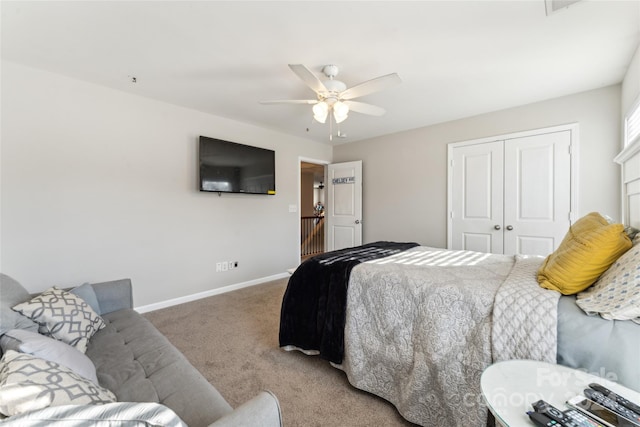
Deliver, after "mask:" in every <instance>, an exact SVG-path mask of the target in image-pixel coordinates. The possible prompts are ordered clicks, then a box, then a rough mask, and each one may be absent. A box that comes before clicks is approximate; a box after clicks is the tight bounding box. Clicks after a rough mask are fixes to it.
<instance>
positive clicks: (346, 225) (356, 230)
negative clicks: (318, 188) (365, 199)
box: [325, 160, 362, 251]
mask: <svg viewBox="0 0 640 427" xmlns="http://www.w3.org/2000/svg"><path fill="white" fill-rule="evenodd" d="M327 175H328V180H327V184H326V188H327V198H328V203H327V212H325V221H326V224H327V250H329V251H333V250H338V249H343V248H350V247H354V246H360V245H361V244H362V161H361V160H358V161H355V162H346V163H336V164H332V165H329V167H328V169H327Z"/></svg>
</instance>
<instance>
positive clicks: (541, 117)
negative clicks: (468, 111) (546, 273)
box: [333, 85, 621, 247]
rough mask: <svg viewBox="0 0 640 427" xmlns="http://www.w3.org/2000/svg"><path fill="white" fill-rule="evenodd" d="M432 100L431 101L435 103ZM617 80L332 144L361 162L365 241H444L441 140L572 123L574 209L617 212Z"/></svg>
mask: <svg viewBox="0 0 640 427" xmlns="http://www.w3.org/2000/svg"><path fill="white" fill-rule="evenodd" d="M434 102H435V101H434ZM620 102H621V101H620V85H616V86H611V87H606V88H603V89H598V90H593V91H589V92H584V93H580V94H576V95H571V96H566V97H562V98H557V99H553V100H549V101H544V102H540V103H536V104H531V105H525V106H521V107H517V108H511V109H508V110H503V111H497V112H494V113H489V114H484V115H480V116H476V117H470V118H467V119H462V120H457V121H452V122H447V123H441V124H437V125H433V126H428V127H424V128H420V129H415V130H412V131H408V132H402V133H397V134H393V135H387V136H384V137H379V138H375V139H370V140H366V141H358V142H353V143H349V144H343V145H339V146H336V147H335V148H334V156H333V158H334V162H342V161H350V160H359V159H361V160H362V161H363V175H364V178H363V180H364V190H363V191H364V205H363V209H364V213H363V220H364V221H363V227H364V228H363V235H364V241H365V242H371V241H376V240H396V241H416V242H418V243H421V244H424V245H429V246H436V247H446V242H447V239H446V237H447V217H446V210H447V144H448V143H450V142H457V141H465V140H470V139H476V138H483V137H489V136H494V135H501V134H507V133H513V132H519V131H524V130H531V129H538V128H544V127H550V126H555V125H561V124H568V123H573V122H577V123H579V125H580V131H579V133H580V141H579V162H578V163H579V176H578V183H579V193H578V215H583V214H586V213H588V212H591V211H600V212H603V213H606V214H608V215H610V216H611V217H613V218H620V195H619V169H618V166H617V165H615V164H614V163H613V162H612V159H613V158H614V157H615V155H616V154H617V152H618V147H619V141H620V126H619V124H620V105H621V104H620Z"/></svg>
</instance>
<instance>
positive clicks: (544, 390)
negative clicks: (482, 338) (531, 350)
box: [480, 360, 640, 427]
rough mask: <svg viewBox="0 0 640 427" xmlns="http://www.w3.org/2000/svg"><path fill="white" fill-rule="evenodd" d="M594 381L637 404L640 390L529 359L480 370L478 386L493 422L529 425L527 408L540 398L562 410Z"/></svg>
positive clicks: (507, 426) (520, 426) (511, 426)
mask: <svg viewBox="0 0 640 427" xmlns="http://www.w3.org/2000/svg"><path fill="white" fill-rule="evenodd" d="M589 383H598V384H600V385H603V386H605V387H606V388H608V389H609V390H611V391H613V392H615V393H617V394H619V395H621V396H624V397H625V398H627V399H629V400H630V401H632V402H635V403H636V404H639V405H640V393H638V392H636V391H634V390H631V389H629V388H627V387H624V386H621V385H620V384H618V383H615V382H613V381H610V380H607V379H605V378H602V377H599V376H596V375H592V374H589V373H587V372H584V371H581V370H579V369H572V368H567V367H566V366H562V365H554V364H550V363H545V362H536V361H533V360H507V361H504V362H498V363H495V364H493V365H491V366H489V367H488V368H487V369H485V371H484V372H483V373H482V378H481V380H480V387H481V390H482V397H483V398H484V400H485V402H486V403H487V406H488V407H489V410H490V411H491V413H492V414H493V415H494V417H495V418H496V423H497V424H498V425H502V426H505V427H531V426H533V425H535V424H533V422H532V421H531V420H530V419H529V416H528V415H527V411H531V410H532V406H531V404H532V403H533V402H536V401H538V400H540V399H542V400H545V401H546V402H548V403H550V404H552V405H553V406H555V407H556V408H558V409H560V410H562V411H564V410H565V409H567V405H566V403H565V402H566V401H567V400H568V399H570V398H572V397H574V396H577V395H579V394H582V390H584V389H585V388H588V387H589Z"/></svg>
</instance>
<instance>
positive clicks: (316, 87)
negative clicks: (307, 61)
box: [289, 64, 328, 93]
mask: <svg viewBox="0 0 640 427" xmlns="http://www.w3.org/2000/svg"><path fill="white" fill-rule="evenodd" d="M289 68H291V71H293V72H294V73H296V76H298V77H299V78H300V80H302V81H303V82H304V83H305V84H306V85H307V86H309V87H310V88H311V89H312V90H313V91H314V92H316V93H318V92H328V90H327V88H326V87H324V85H323V84H322V82H321V81H320V79H319V78H318V76H316V75H315V74H313V73H312V72H311V70H310V69H308V68H307V67H305V66H304V65H302V64H289Z"/></svg>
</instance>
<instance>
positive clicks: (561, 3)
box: [544, 0, 580, 16]
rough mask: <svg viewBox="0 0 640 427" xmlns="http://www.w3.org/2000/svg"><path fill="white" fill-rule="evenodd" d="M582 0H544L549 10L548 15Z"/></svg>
mask: <svg viewBox="0 0 640 427" xmlns="http://www.w3.org/2000/svg"><path fill="white" fill-rule="evenodd" d="M579 1H580V0H544V6H545V9H546V11H547V16H549V15H551V14H552V13H555V12H557V11H559V10H561V9H564V8H567V7H569V6H571V5H572V4H574V3H578V2H579Z"/></svg>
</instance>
